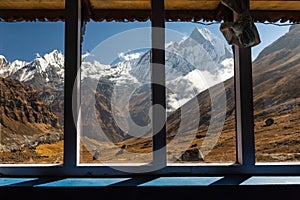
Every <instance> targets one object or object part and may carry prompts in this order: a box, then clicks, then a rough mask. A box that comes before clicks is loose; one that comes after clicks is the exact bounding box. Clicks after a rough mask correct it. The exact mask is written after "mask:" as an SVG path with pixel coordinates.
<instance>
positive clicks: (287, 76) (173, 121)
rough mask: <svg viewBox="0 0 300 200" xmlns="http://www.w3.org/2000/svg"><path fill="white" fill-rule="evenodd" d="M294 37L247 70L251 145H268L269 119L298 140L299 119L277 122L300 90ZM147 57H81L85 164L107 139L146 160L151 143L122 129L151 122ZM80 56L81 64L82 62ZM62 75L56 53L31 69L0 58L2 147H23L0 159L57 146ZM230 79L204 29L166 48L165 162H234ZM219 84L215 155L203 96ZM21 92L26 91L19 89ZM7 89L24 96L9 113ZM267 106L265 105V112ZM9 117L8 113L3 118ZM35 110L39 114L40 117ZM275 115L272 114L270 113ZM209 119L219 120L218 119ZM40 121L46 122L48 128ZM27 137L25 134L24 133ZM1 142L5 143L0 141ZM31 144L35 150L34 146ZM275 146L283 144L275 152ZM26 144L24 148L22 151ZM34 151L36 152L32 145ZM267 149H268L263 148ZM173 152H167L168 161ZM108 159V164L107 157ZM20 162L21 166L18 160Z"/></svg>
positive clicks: (226, 61) (219, 45)
mask: <svg viewBox="0 0 300 200" xmlns="http://www.w3.org/2000/svg"><path fill="white" fill-rule="evenodd" d="M299 30H300V29H299V27H298V26H292V28H291V29H290V31H289V32H288V33H287V34H286V35H284V36H282V37H281V38H280V39H278V40H277V41H276V42H274V43H273V44H271V45H270V46H268V47H267V48H265V49H264V50H263V51H262V52H261V53H260V54H259V56H258V57H257V59H256V60H255V61H254V62H253V87H254V109H255V120H256V121H255V125H256V126H255V128H256V133H260V134H257V135H258V136H257V138H261V139H262V140H263V141H265V140H264V137H267V136H268V137H269V136H270V134H272V133H271V132H272V131H273V130H274V125H273V127H272V126H265V124H264V121H265V120H266V119H267V118H272V119H273V120H274V119H275V123H276V124H277V126H279V128H280V129H279V130H280V131H282V132H284V133H285V132H287V133H290V132H291V131H292V130H295V131H294V132H295V133H297V130H299V126H297V122H299V117H298V118H296V119H293V120H294V121H291V122H289V123H290V124H291V125H290V126H283V125H280V124H279V122H280V120H289V118H288V117H286V118H283V117H282V116H283V115H284V114H285V115H287V114H286V112H288V111H290V110H291V109H289V108H293V109H295V108H298V107H299V93H297V91H299V88H297V84H295V83H297V82H299V76H297V73H299V64H298V63H300V62H299V61H300V60H299V55H300V49H299V46H300V42H299V40H298V38H299V37H296V36H297V35H298V36H299V32H300V31H299ZM150 55H151V51H146V52H145V53H143V54H141V55H140V56H139V57H136V56H132V58H133V59H128V60H125V61H122V62H119V63H116V64H114V65H104V64H101V63H100V62H98V61H96V60H93V61H86V60H85V57H84V56H83V58H82V66H81V88H82V89H81V93H82V95H81V100H82V105H81V106H82V110H83V111H84V112H83V115H82V126H83V129H82V130H83V133H82V135H81V140H82V143H83V144H86V145H83V146H82V152H83V153H82V154H83V155H84V156H83V157H82V159H83V161H84V162H94V161H93V160H90V158H91V157H90V156H89V155H90V152H91V151H92V150H93V149H95V148H97V147H99V146H100V145H99V142H101V141H102V142H103V141H105V140H107V139H109V140H110V141H112V142H113V143H114V145H116V146H118V148H119V149H120V148H121V147H122V149H123V148H124V147H126V150H127V151H129V152H135V153H139V152H151V146H152V140H151V138H149V137H146V136H145V137H142V138H136V137H132V136H130V134H129V133H130V130H132V127H131V123H128V121H129V120H130V119H131V120H133V121H134V122H135V123H136V124H138V125H140V126H142V127H146V126H147V125H149V122H150V120H151V119H150V117H149V115H148V114H149V112H150V107H151V90H150V89H151V88H150V86H149V83H150V77H151V76H150ZM86 56H87V57H88V56H89V55H86ZM129 57H130V56H129ZM87 60H88V59H87ZM64 71H65V69H64V56H63V54H62V53H61V52H59V51H57V50H54V51H52V52H50V53H48V54H45V55H44V56H40V55H38V56H37V58H36V59H35V60H34V61H32V62H24V61H18V60H17V61H13V62H8V61H7V60H6V59H5V57H4V56H0V76H1V77H2V79H1V81H2V82H3V83H2V82H0V83H2V84H1V91H6V92H5V93H4V92H2V93H1V98H2V101H1V102H2V103H1V126H2V127H4V128H5V134H2V135H1V136H2V140H1V141H7V140H11V141H14V140H12V139H11V138H13V137H12V136H14V137H15V136H16V135H19V136H18V137H20V138H22V137H23V138H25V139H24V141H27V143H26V142H23V143H22V139H20V140H18V141H19V143H20V142H21V143H22V144H19V143H16V142H15V144H18V145H12V144H13V142H12V143H3V142H1V149H0V152H3V153H11V152H20V151H22V150H23V149H20V148H19V147H20V146H23V147H24V148H25V147H27V148H28V147H30V149H33V150H34V149H35V148H36V147H38V145H42V144H45V143H47V144H48V143H51V142H52V143H56V142H59V141H62V140H63V138H62V137H61V135H62V125H63V104H64V102H63V99H64V96H63V90H64V87H63V86H64ZM233 74H234V73H233V58H232V52H231V49H230V48H229V47H228V46H227V45H226V44H225V43H224V41H223V40H221V39H220V38H217V37H216V36H215V35H214V34H212V33H211V32H210V31H209V30H208V29H198V28H195V29H194V30H193V32H192V33H191V34H190V36H189V37H187V38H185V39H183V40H181V41H179V42H171V43H169V44H167V46H166V88H167V113H168V120H167V129H168V139H167V140H168V142H169V143H170V144H172V145H173V146H172V147H170V149H169V153H168V159H170V160H172V159H173V160H174V155H177V154H174V152H175V150H176V149H179V150H180V149H188V150H192V149H195V148H196V149H201V151H202V152H203V153H204V155H205V159H206V161H207V162H214V161H225V162H228V161H230V162H231V161H234V160H235V120H234V119H235V117H234V113H235V108H234V105H235V102H234V82H233ZM7 82H9V83H10V85H9V86H7ZM220 84H224V89H225V96H226V98H225V99H226V111H225V117H226V119H225V123H224V127H223V131H222V134H221V135H218V140H217V141H214V142H217V143H216V145H215V146H214V149H210V148H209V145H211V144H212V141H210V140H205V138H206V134H207V131H208V128H209V123H210V120H211V118H212V116H211V109H212V108H211V103H212V102H211V101H212V99H211V97H210V90H214V88H215V90H217V89H218V88H219V86H220ZM25 87H26V90H25V89H22V88H25ZM11 88H15V89H17V90H19V89H20V91H26V92H25V93H24V92H23V93H24V94H23V95H22V98H21V100H20V103H19V104H16V105H13V106H11V107H9V106H10V105H9V104H8V103H7V102H8V101H7V100H6V99H5V98H6V96H7V95H8V94H10V96H11V97H12V99H13V101H16V99H17V98H18V95H17V94H16V92H15V93H13V91H12V89H11ZM208 89H209V90H208ZM8 91H10V93H9V92H8ZM21 93H22V92H21ZM32 94H34V96H35V98H36V100H35V99H32ZM128 94H131V95H128ZM19 95H20V94H19ZM223 95H224V94H223V93H221V92H218V91H216V96H215V98H214V99H213V101H218V100H224V97H223ZM20 96H21V95H20ZM112 99H113V101H112ZM291 99H292V100H291ZM283 101H284V102H283ZM33 102H38V103H39V104H38V105H39V106H40V107H39V108H38V110H35V109H36V106H35V103H33ZM126 102H128V104H127V103H126ZM195 102H197V104H198V105H199V107H198V108H199V109H195V107H194V105H195ZM266 102H271V103H269V104H266ZM278 102H280V103H278ZM91 103H92V104H91ZM91 105H92V106H91ZM282 105H285V106H284V108H283V111H285V112H283V111H278V108H277V107H278V106H281V107H282ZM126 106H129V108H130V109H129V111H128V113H126V112H125V114H124V110H128V107H126ZM297 106H298V107H297ZM25 108H26V109H27V110H28V112H27V114H26V112H25V111H24V110H26V109H25ZM9 109H10V111H9V112H8V110H9ZM41 109H42V110H43V112H40V111H41ZM274 109H275V110H276V112H271V111H272V110H274ZM20 110H22V112H20ZM182 110H185V112H184V113H182V112H181V111H182ZM36 112H39V113H40V114H41V113H42V115H45V116H44V117H43V116H38V117H36V119H35V120H33V119H30V117H27V118H26V117H23V118H22V117H21V116H36V115H37V113H36ZM197 112H200V113H201V119H200V121H199V124H198V126H197V127H196V129H194V130H189V131H187V132H185V133H184V135H183V137H180V138H181V139H180V138H179V139H178V140H176V141H175V142H174V144H173V143H171V142H172V140H173V139H174V138H175V137H176V134H177V132H178V130H179V128H180V127H181V126H183V127H184V128H185V129H186V130H188V129H189V126H191V124H190V123H192V120H191V121H190V122H188V123H185V124H181V118H182V117H183V116H182V115H187V116H188V115H191V116H194V115H192V114H191V113H197ZM290 112H291V116H294V115H295V113H293V112H292V111H290ZM9 113H10V114H9ZM13 113H20V114H19V115H20V116H13V115H14V114H13ZM21 113H22V114H21ZM296 114H297V113H296ZM50 116H51V117H50ZM215 117H216V118H218V117H220V116H215ZM46 118H49V119H48V121H47V120H46ZM187 118H188V117H187ZM22 119H23V121H22ZM29 119H30V120H29ZM49 120H50V121H49ZM51 120H52V121H51ZM54 121H55V123H54ZM15 124H19V125H18V126H19V127H21V126H22V127H25V126H26V127H27V128H28V127H30V128H29V129H28V131H27V129H24V131H25V132H26V133H23V132H19V130H18V129H14V128H13V127H15ZM99 124H100V127H101V130H102V131H103V132H104V134H105V137H103V134H102V135H101V134H99V133H98V132H99ZM298 124H299V123H298ZM49 125H50V126H49ZM284 127H286V128H284ZM287 127H288V128H287ZM122 128H123V129H122ZM281 128H282V130H281ZM31 129H32V131H30V130H31ZM215 129H216V130H212V131H211V133H212V135H213V133H214V131H215V132H218V131H219V127H215ZM266 129H267V130H266ZM3 130H4V129H3V128H2V132H4V131H3ZM35 130H36V131H35ZM192 131H194V132H196V133H195V138H193V139H192V143H191V144H190V145H189V144H188V145H189V146H188V148H185V147H184V146H182V145H183V144H184V142H183V140H182V138H184V137H186V138H187V136H188V135H191V134H189V133H191V132H192ZM2 132H1V133H2ZM49 133H51V134H49ZM26 134H27V135H29V136H30V137H29V136H26V137H25V136H24V135H26ZM45 135H47V136H48V140H46V141H47V142H45V139H44V140H42V139H40V138H41V137H42V136H43V137H45ZM296 136H297V135H296ZM3 137H5V138H7V139H3ZM43 137H42V138H43ZM28 138H29V139H28ZM49 138H50V139H49ZM53 138H55V140H54V139H53ZM212 138H213V137H212ZM272 138H273V139H274V140H275V139H276V138H277V137H274V136H272ZM277 139H278V138H277ZM290 139H291V141H292V139H293V140H296V139H297V137H295V134H294V135H292V134H291V138H290ZM204 140H205V141H204ZM283 140H284V141H285V140H286V139H284V138H281V137H279V139H278V141H274V144H273V145H274V146H276V145H275V143H276V142H277V143H279V144H278V145H277V146H276V147H278V148H283V149H284V148H285V145H284V144H285V143H284V141H283ZM34 141H40V142H35V143H34ZM41 141H44V142H41ZM280 142H283V143H282V144H281V145H280ZM287 142H288V141H287ZM29 143H30V144H31V145H28V144H29ZM33 143H34V144H36V145H32V144H33ZM277 143H276V144H277ZM26 145H27V146H26ZM271 145H272V143H266V142H258V143H256V146H257V150H258V152H264V153H265V154H268V155H269V154H270V152H269V151H272V150H273V149H274V148H271ZM297 145H298V144H295V146H294V148H295V149H296V148H298V146H297ZM16 146H18V148H17V147H16ZM268 146H270V147H269V148H268ZM172 148H173V149H172ZM174 149H175V150H174ZM87 150H88V151H87ZM172 151H174V152H173V153H172ZM84 152H85V153H84ZM35 153H36V152H35ZM263 155H264V154H263V153H262V154H259V156H258V158H259V159H262V160H263V159H265V157H264V156H263ZM295 155H296V154H295ZM111 156H113V155H111ZM4 157H5V156H4ZM8 157H9V156H6V157H5V158H7V159H8V160H9V158H8ZM175 157H176V156H175ZM24 159H25V158H24ZM36 159H38V158H36ZM108 159H111V158H110V157H108ZM272 159H275V158H272ZM20 160H22V159H21V158H20ZM56 160H57V159H56ZM275 160H276V159H275ZM2 162H5V160H4V159H2ZM51 162H53V161H51Z"/></svg>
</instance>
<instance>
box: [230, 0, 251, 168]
mask: <svg viewBox="0 0 300 200" xmlns="http://www.w3.org/2000/svg"><path fill="white" fill-rule="evenodd" d="M245 5H246V6H247V8H246V9H249V8H250V3H249V0H247V2H246V3H245ZM234 18H235V19H236V16H234ZM234 68H235V71H234V73H235V91H236V92H235V95H236V126H237V127H236V131H237V162H238V163H239V164H241V165H244V166H246V165H248V166H249V165H255V141H254V116H253V114H254V113H253V87H252V57H251V47H247V48H239V47H237V46H234Z"/></svg>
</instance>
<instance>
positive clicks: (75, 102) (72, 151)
mask: <svg viewBox="0 0 300 200" xmlns="http://www.w3.org/2000/svg"><path fill="white" fill-rule="evenodd" d="M80 30H81V0H77V2H76V1H75V2H74V1H73V0H66V21H65V93H64V98H65V105H64V109H65V110H64V166H65V167H75V166H76V164H77V148H78V147H77V126H76V122H77V117H78V114H79V103H80V101H79V98H80V96H79V91H80V77H77V72H78V70H79V69H80V62H81V61H80V60H81V31H80ZM73 88H74V90H73ZM73 92H74V94H73ZM73 97H75V98H73Z"/></svg>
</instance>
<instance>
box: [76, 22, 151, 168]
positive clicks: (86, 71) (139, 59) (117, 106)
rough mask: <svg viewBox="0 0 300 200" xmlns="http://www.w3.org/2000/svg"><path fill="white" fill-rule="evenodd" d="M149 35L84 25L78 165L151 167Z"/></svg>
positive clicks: (137, 29)
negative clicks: (100, 164) (139, 165)
mask: <svg viewBox="0 0 300 200" xmlns="http://www.w3.org/2000/svg"><path fill="white" fill-rule="evenodd" d="M150 33H151V29H150V22H143V23H142V22H133V23H118V22H90V23H88V24H87V26H86V34H85V38H84V42H83V55H82V56H83V62H82V66H81V119H82V120H81V127H82V129H81V133H80V163H81V164H83V163H106V164H109V163H129V164H130V163H149V162H151V161H152V123H151V107H152V102H151V85H150V77H151V76H150V48H151V35H150Z"/></svg>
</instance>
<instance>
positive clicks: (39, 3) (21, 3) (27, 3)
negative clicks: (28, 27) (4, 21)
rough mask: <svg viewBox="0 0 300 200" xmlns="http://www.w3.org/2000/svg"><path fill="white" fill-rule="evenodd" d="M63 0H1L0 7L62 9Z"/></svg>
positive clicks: (63, 5) (63, 6)
mask: <svg viewBox="0 0 300 200" xmlns="http://www.w3.org/2000/svg"><path fill="white" fill-rule="evenodd" d="M64 8H65V0H1V3H0V9H30V10H31V9H64Z"/></svg>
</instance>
